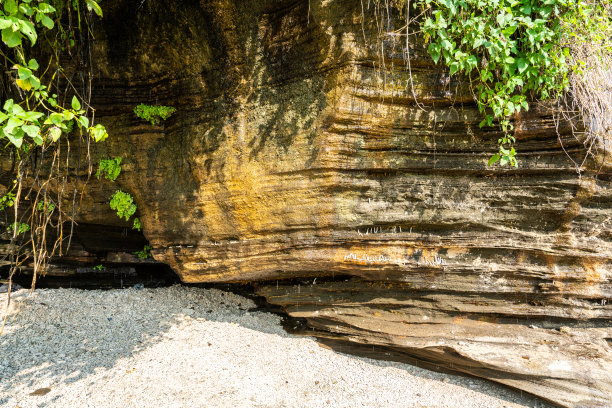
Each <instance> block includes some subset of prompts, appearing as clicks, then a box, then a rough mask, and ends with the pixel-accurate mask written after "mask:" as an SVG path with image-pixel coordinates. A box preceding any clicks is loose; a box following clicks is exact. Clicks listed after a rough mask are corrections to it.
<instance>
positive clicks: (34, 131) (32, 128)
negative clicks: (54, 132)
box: [21, 125, 40, 137]
mask: <svg viewBox="0 0 612 408" xmlns="http://www.w3.org/2000/svg"><path fill="white" fill-rule="evenodd" d="M21 128H22V129H23V130H24V132H26V133H27V134H28V136H30V137H36V136H39V135H40V127H38V126H36V125H23V126H22V127H21Z"/></svg>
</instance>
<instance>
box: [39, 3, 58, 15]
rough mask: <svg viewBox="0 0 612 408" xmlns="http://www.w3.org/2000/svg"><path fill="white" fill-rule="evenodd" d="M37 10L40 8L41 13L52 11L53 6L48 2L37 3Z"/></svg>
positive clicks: (53, 9)
mask: <svg viewBox="0 0 612 408" xmlns="http://www.w3.org/2000/svg"><path fill="white" fill-rule="evenodd" d="M38 10H40V11H41V12H42V13H54V12H55V7H53V6H51V5H50V4H48V3H38Z"/></svg>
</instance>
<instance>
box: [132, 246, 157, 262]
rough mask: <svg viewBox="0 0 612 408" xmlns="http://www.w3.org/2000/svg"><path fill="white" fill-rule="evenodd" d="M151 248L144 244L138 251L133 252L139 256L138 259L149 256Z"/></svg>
mask: <svg viewBox="0 0 612 408" xmlns="http://www.w3.org/2000/svg"><path fill="white" fill-rule="evenodd" d="M152 249H153V247H152V246H150V245H145V246H144V248H142V249H141V250H140V251H136V252H134V255H136V256H137V257H139V258H140V259H147V258H150V257H151V250H152Z"/></svg>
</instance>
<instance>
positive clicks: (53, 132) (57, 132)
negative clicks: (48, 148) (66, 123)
mask: <svg viewBox="0 0 612 408" xmlns="http://www.w3.org/2000/svg"><path fill="white" fill-rule="evenodd" d="M61 135H62V130H61V129H60V128H58V127H55V126H53V127H52V128H51V129H49V137H50V138H51V140H53V141H54V142H57V140H58V139H59V138H60V136H61Z"/></svg>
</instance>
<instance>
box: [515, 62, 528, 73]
mask: <svg viewBox="0 0 612 408" xmlns="http://www.w3.org/2000/svg"><path fill="white" fill-rule="evenodd" d="M516 67H517V68H518V72H519V74H522V73H523V72H525V70H526V69H527V68H529V64H528V63H527V60H526V59H525V58H519V59H518V60H517V61H516Z"/></svg>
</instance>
